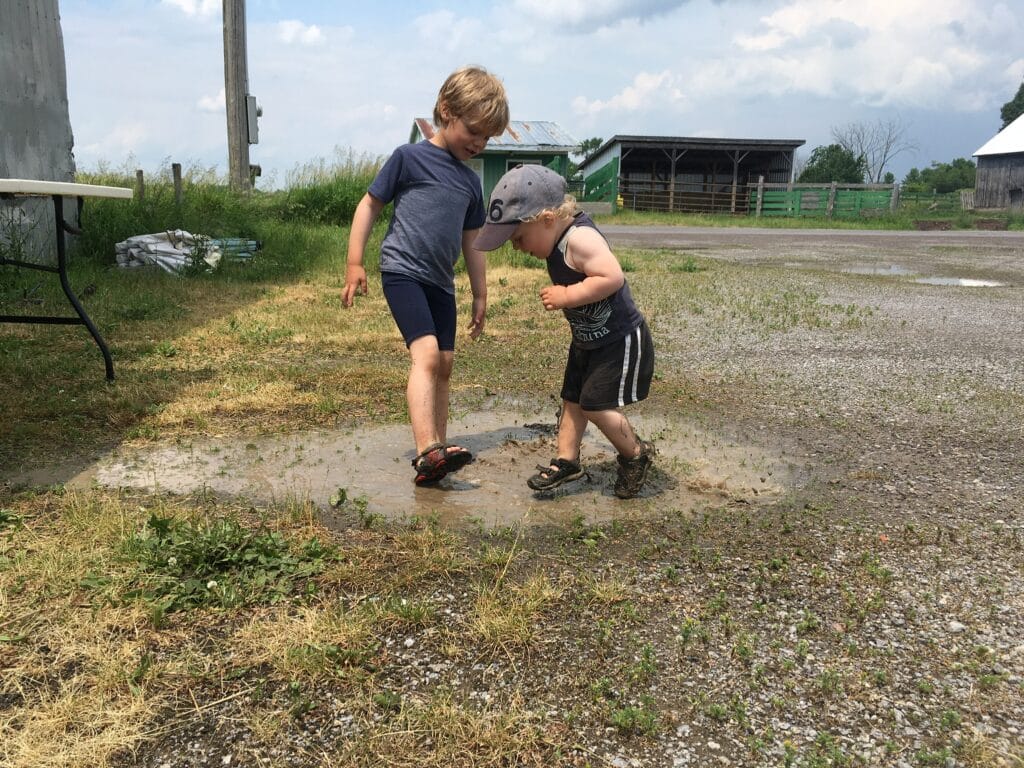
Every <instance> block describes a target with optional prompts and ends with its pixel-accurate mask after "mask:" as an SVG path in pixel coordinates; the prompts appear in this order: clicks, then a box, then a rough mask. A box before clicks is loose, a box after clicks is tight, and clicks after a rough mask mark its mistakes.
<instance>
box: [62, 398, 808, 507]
mask: <svg viewBox="0 0 1024 768" xmlns="http://www.w3.org/2000/svg"><path fill="white" fill-rule="evenodd" d="M633 420H634V424H635V425H636V427H637V430H638V431H639V432H640V434H641V435H643V436H644V437H645V438H649V439H653V440H654V441H655V442H656V444H657V448H658V458H657V459H656V461H655V464H654V466H653V467H652V469H651V470H650V473H649V475H648V478H647V484H646V486H645V487H644V490H643V492H642V493H641V495H640V496H639V497H638V498H637V499H635V500H631V501H622V500H620V499H616V498H615V497H614V495H613V494H612V486H613V484H614V481H615V450H614V448H612V446H611V444H610V443H608V442H607V441H606V440H605V439H604V437H603V436H602V435H601V434H600V433H598V432H597V431H596V430H594V428H593V427H590V428H589V429H588V430H587V435H586V437H585V438H584V441H583V459H584V465H585V468H586V469H587V471H588V474H589V477H588V476H584V477H583V478H581V479H580V480H578V481H576V482H574V483H568V484H566V485H564V486H562V488H559V489H558V490H557V491H556V492H554V493H553V494H552V495H550V496H549V497H540V496H537V495H535V494H534V493H533V492H532V491H531V490H530V489H529V488H527V487H526V482H525V481H526V478H527V477H528V476H529V475H531V474H533V473H534V472H535V471H536V470H535V468H534V467H535V465H537V464H540V463H545V462H546V461H547V460H548V459H550V458H551V456H553V455H554V454H555V446H554V414H553V413H552V414H551V415H550V416H549V418H548V419H547V421H543V417H537V416H534V417H530V416H524V414H522V413H510V412H504V411H500V410H499V411H483V412H478V413H472V414H468V415H466V416H464V417H461V418H457V419H454V420H453V421H452V423H451V424H450V426H449V433H448V434H449V439H450V440H452V441H453V442H454V441H457V442H459V443H461V444H462V445H465V446H466V447H467V448H469V449H470V450H471V451H473V453H474V454H476V457H477V458H476V461H474V462H473V463H472V464H469V465H468V466H466V467H465V468H463V469H462V470H460V471H459V472H457V473H454V474H452V475H449V476H448V477H446V478H445V479H444V480H442V481H441V483H440V484H439V485H438V486H435V487H427V488H419V487H416V486H415V485H414V484H413V482H412V477H413V472H412V467H411V466H410V460H411V459H412V455H413V451H412V449H411V448H410V447H409V444H410V442H411V434H410V430H409V427H408V425H406V424H401V425H394V426H375V427H369V428H361V429H354V430H348V431H317V432H304V433H301V434H290V435H287V436H274V437H259V438H252V439H244V438H243V439H239V438H234V439H230V438H224V439H206V440H196V441H194V442H191V443H188V444H174V445H162V446H155V447H143V448H139V449H127V448H124V449H119V450H117V451H115V452H114V453H112V454H110V455H108V456H106V457H104V458H102V459H101V460H100V461H99V462H97V463H96V464H95V465H94V466H92V467H90V468H88V469H86V470H85V471H84V472H82V473H80V474H79V475H77V476H76V477H75V478H74V479H73V480H71V481H70V482H69V483H68V484H67V485H68V486H69V487H88V486H89V485H91V484H93V483H95V484H98V485H101V486H108V487H129V488H138V489H145V490H148V491H168V492H172V493H181V494H186V493H191V492H195V491H200V490H204V489H205V490H208V491H212V492H214V493H223V494H231V495H238V496H241V497H244V498H247V499H250V500H252V501H254V502H259V501H263V502H272V501H277V502H282V501H288V500H309V501H311V502H312V503H313V504H315V505H316V506H317V507H319V508H320V509H322V510H323V511H324V518H325V520H326V522H327V523H328V524H332V522H333V523H334V524H337V525H344V524H349V523H351V522H353V521H354V520H356V519H358V517H359V515H382V516H384V517H386V518H388V519H408V518H410V517H413V516H420V517H426V516H434V517H436V518H438V520H439V521H440V522H443V523H448V524H458V523H460V522H471V521H475V520H479V521H481V522H482V523H484V524H485V525H488V526H496V525H510V524H513V523H518V522H520V521H526V522H531V523H545V522H569V521H571V520H572V519H574V518H576V517H579V516H582V517H583V519H584V520H586V521H587V522H591V523H593V522H600V521H604V520H610V519H612V518H613V517H623V516H627V517H628V516H633V515H643V514H650V513H651V512H652V511H656V512H659V513H665V512H669V511H673V510H679V511H683V512H689V511H691V510H693V509H695V508H698V507H701V506H708V505H717V504H724V503H727V502H729V501H740V502H745V503H770V502H772V501H774V500H775V499H777V498H778V497H779V496H781V495H782V494H783V493H784V492H785V491H786V490H787V488H788V486H789V485H790V483H791V482H792V478H793V477H794V475H795V469H794V466H793V464H791V463H790V461H789V460H788V459H787V458H785V457H784V456H782V455H781V453H780V452H778V451H775V450H769V449H766V448H763V447H757V446H754V445H743V444H739V443H736V442H733V441H729V440H726V439H725V438H722V437H721V436H718V435H716V434H714V433H710V432H705V431H702V430H701V429H699V428H696V427H694V426H692V425H688V424H686V423H682V422H681V421H680V420H679V419H676V418H672V419H668V418H664V417H647V418H644V417H641V416H639V415H638V416H636V417H635V418H634V419H633ZM341 489H344V492H345V493H344V495H345V497H346V498H347V502H345V503H344V504H342V505H340V506H339V507H338V508H332V507H331V506H330V499H331V498H332V496H336V495H337V494H338V492H339V490H341Z"/></svg>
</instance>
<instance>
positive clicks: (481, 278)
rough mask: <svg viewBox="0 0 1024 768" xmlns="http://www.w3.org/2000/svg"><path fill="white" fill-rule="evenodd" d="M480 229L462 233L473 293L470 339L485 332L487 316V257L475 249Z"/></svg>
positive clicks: (467, 271) (463, 249)
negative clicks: (475, 241) (474, 242)
mask: <svg viewBox="0 0 1024 768" xmlns="http://www.w3.org/2000/svg"><path fill="white" fill-rule="evenodd" d="M479 233H480V230H479V229H467V230H465V231H463V233H462V255H463V257H464V258H465V259H466V274H467V275H469V287H470V290H471V291H472V292H473V316H472V317H471V318H470V320H469V337H470V338H471V339H475V338H477V337H478V336H479V335H480V334H481V333H483V332H484V321H485V319H486V316H487V256H486V254H484V252H483V251H478V250H477V249H476V248H474V247H473V241H474V240H476V236H477V235H478V234H479Z"/></svg>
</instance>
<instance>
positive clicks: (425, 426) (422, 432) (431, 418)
mask: <svg viewBox="0 0 1024 768" xmlns="http://www.w3.org/2000/svg"><path fill="white" fill-rule="evenodd" d="M409 355H410V357H411V358H412V364H411V365H410V367H409V383H408V385H407V386H406V390H405V396H406V400H407V401H408V404H409V421H410V422H411V424H412V436H413V440H415V441H416V453H421V452H423V451H424V450H426V449H427V448H428V447H430V446H431V445H433V444H434V443H439V442H443V440H444V438H443V437H442V436H441V435H440V434H438V426H437V425H438V420H439V414H438V413H437V405H438V392H439V383H438V382H439V378H440V375H441V373H442V370H443V369H444V363H443V360H442V353H441V351H440V350H439V349H438V348H437V337H436V336H433V335H430V336H420V337H419V338H418V339H416V340H415V341H414V342H413V343H412V344H410V345H409ZM448 371H449V373H450V371H451V365H450V364H449V365H448ZM443 390H444V405H445V410H444V417H443V419H444V423H445V424H447V420H448V380H447V378H445V381H444V385H443Z"/></svg>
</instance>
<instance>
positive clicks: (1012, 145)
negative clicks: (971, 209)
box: [974, 115, 1024, 211]
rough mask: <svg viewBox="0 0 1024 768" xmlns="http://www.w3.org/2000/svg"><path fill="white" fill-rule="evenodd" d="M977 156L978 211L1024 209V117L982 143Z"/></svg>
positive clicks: (976, 195)
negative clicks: (987, 209) (984, 209)
mask: <svg viewBox="0 0 1024 768" xmlns="http://www.w3.org/2000/svg"><path fill="white" fill-rule="evenodd" d="M974 156H975V157H976V158H978V173H977V177H976V180H975V182H974V205H975V207H976V208H1007V209H1010V210H1014V211H1020V210H1024V115H1021V116H1020V117H1018V118H1017V119H1016V120H1014V121H1013V122H1012V123H1010V124H1009V125H1008V126H1006V127H1005V128H1003V130H1001V131H1000V132H999V133H997V134H996V135H995V136H993V137H992V138H991V139H989V140H988V141H987V142H986V143H985V144H983V145H982V146H981V147H980V148H979V149H978V151H977V152H975V153H974Z"/></svg>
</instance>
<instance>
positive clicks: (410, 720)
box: [321, 696, 564, 768]
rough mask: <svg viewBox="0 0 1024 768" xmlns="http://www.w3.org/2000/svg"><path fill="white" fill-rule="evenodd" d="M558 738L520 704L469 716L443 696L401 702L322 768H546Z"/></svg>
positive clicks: (468, 711) (555, 752)
mask: <svg viewBox="0 0 1024 768" xmlns="http://www.w3.org/2000/svg"><path fill="white" fill-rule="evenodd" d="M563 735H564V734H561V733H558V734H549V733H548V732H547V729H546V726H545V724H544V723H543V722H542V721H541V720H540V718H539V717H538V716H537V715H536V714H535V713H533V712H530V711H529V710H527V709H525V708H524V707H523V706H522V704H521V703H513V704H512V705H511V706H509V707H508V708H506V709H505V710H502V711H487V710H474V709H469V708H466V707H464V706H460V705H459V704H457V703H454V702H453V701H452V700H451V699H450V698H448V697H445V696H439V697H436V698H434V699H432V700H430V701H428V702H426V703H422V704H421V703H416V702H406V703H404V704H403V705H402V707H401V709H400V710H399V711H398V712H397V713H396V714H395V715H394V716H393V717H392V718H390V719H389V720H387V721H386V722H384V723H381V724H379V725H376V727H372V728H371V729H370V731H369V732H368V733H367V734H366V735H365V736H363V737H362V738H360V739H358V740H357V741H355V742H354V743H350V744H346V745H344V746H343V747H342V748H341V749H339V750H338V752H337V753H335V754H334V755H331V756H330V757H328V758H326V759H325V760H324V762H323V763H321V764H322V765H325V766H339V767H340V766H346V767H347V766H352V768H356V767H359V768H362V767H363V766H365V767H366V768H377V767H378V766H381V765H387V766H395V767H396V768H403V767H405V766H408V767H409V768H413V766H415V768H453V767H456V766H459V767H462V766H466V767H468V766H499V765H516V766H524V767H525V766H550V765H555V764H557V763H558V762H559V760H558V754H559V749H558V748H559V742H560V740H561V738H562V736H563Z"/></svg>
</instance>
